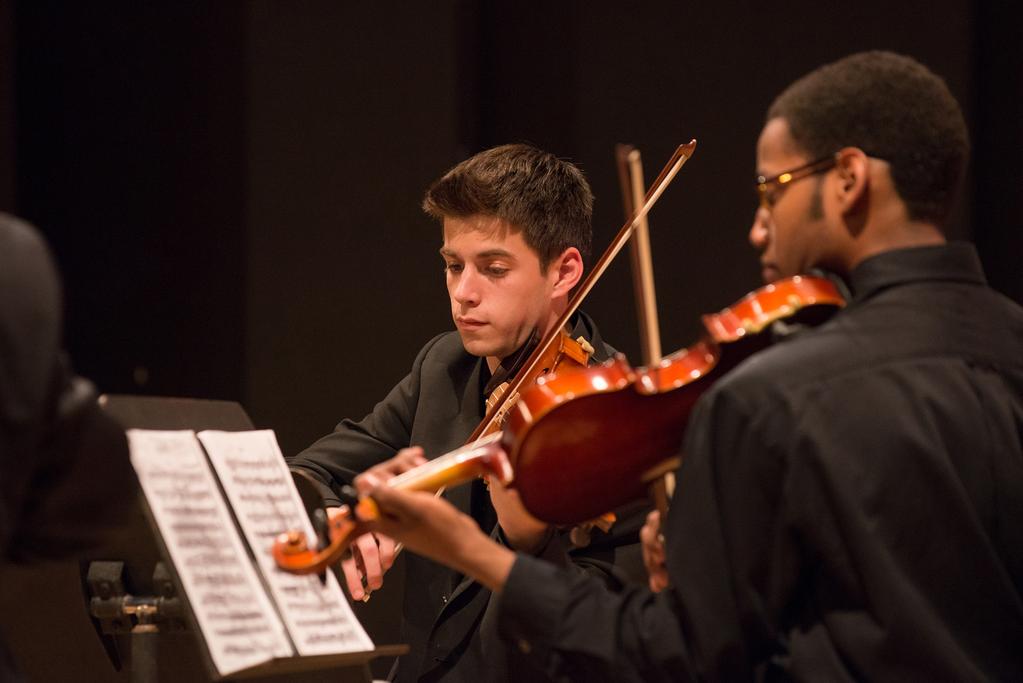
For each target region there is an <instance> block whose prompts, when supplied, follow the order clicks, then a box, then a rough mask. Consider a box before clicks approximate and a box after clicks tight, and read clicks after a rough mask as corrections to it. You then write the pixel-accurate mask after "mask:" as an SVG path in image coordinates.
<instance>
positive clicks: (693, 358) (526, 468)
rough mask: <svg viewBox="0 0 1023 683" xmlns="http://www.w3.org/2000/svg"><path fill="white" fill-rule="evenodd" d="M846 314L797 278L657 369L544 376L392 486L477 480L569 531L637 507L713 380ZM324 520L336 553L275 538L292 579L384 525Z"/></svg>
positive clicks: (612, 366) (624, 366)
mask: <svg viewBox="0 0 1023 683" xmlns="http://www.w3.org/2000/svg"><path fill="white" fill-rule="evenodd" d="M844 305H845V300H844V299H843V298H842V295H841V294H840V293H839V291H838V289H837V288H836V287H835V285H834V284H833V283H832V282H831V281H829V280H827V279H824V278H819V277H809V276H797V277H793V278H788V279H785V280H781V281H779V282H776V283H773V284H770V285H767V286H765V287H762V288H760V289H758V290H756V291H754V292H752V293H750V294H748V295H747V296H745V297H744V298H742V299H740V300H739V301H738V302H736V303H735V304H733V305H732V306H730V307H728V308H725V309H723V310H721V311H720V312H718V313H714V314H708V315H704V316H703V318H702V322H703V327H704V334H703V336H702V338H701V339H700V340H699V341H697V342H696V343H695V344H693V345H692V346H689V347H687V348H685V349H682V350H680V351H678V352H676V353H674V354H672V355H670V356H668V357H666V358H664V359H663V360H662V361H661V362H660V363H658V364H656V365H655V366H652V367H646V368H642V367H641V368H632V367H630V366H629V364H628V363H627V362H626V360H625V358H624V356H621V355H619V356H618V357H616V358H613V359H611V360H610V361H608V362H607V363H604V364H602V365H598V366H592V367H589V368H584V369H570V370H565V371H563V372H558V373H556V374H553V375H548V376H545V377H541V378H539V379H538V380H537V381H536V383H535V384H534V385H532V386H530V387H527V388H525V389H523V390H522V392H521V395H520V397H519V400H518V401H517V402H516V403H515V404H514V405H512V406H511V407H510V408H509V409H508V410H507V411H506V413H505V419H504V424H503V427H502V429H501V430H500V431H497V432H494V433H492V434H490V435H489V436H486V437H484V438H482V439H480V440H479V441H477V442H475V443H472V444H470V445H468V446H464V447H462V448H460V449H458V450H456V451H454V452H452V453H449V454H447V455H444V456H441V457H439V458H436V459H434V460H431V461H429V462H427V463H425V464H423V465H421V466H419V467H416V468H413V469H411V470H409V471H407V472H405V473H403V474H401V475H399V476H397V477H394V478H392V479H391V480H390V481H388V482H387V485H389V486H393V487H396V488H400V489H405V490H415V491H435V490H437V489H439V488H441V487H444V486H450V485H453V484H457V483H461V482H465V481H469V480H471V479H473V478H475V477H477V476H491V477H495V478H497V479H498V480H499V481H500V482H501V483H502V484H504V485H505V486H510V487H512V488H514V489H516V490H517V491H518V492H519V496H520V497H521V499H522V503H523V505H524V506H525V508H526V510H527V511H528V512H529V513H530V514H532V515H533V516H534V517H537V518H538V519H540V520H542V521H545V522H547V523H550V524H557V525H566V526H567V525H573V524H578V523H580V522H583V521H586V520H590V519H593V518H595V517H598V516H599V515H601V514H602V513H604V512H606V511H607V510H611V509H614V508H616V507H618V506H620V505H624V504H625V503H628V502H630V501H632V500H636V499H639V498H642V497H643V496H644V494H645V490H646V487H647V485H648V484H649V482H650V481H652V480H653V479H655V478H657V477H659V476H661V475H663V474H664V473H665V472H666V471H669V470H672V469H674V468H675V467H677V466H678V457H677V454H678V450H679V446H680V445H681V443H682V437H683V435H684V433H685V428H686V425H687V424H688V420H689V415H690V413H691V412H692V408H693V406H694V405H695V403H696V401H697V399H699V397H700V396H701V395H702V394H703V392H704V391H706V390H707V389H708V388H709V387H710V386H711V385H712V383H713V382H714V381H716V379H718V378H719V377H721V376H722V375H723V374H725V373H726V372H727V371H728V370H730V369H731V368H733V367H734V366H735V365H737V364H738V363H739V362H741V361H742V360H743V359H744V358H746V357H748V356H749V355H751V354H752V353H755V352H756V351H758V350H760V349H762V348H764V347H765V346H767V345H768V344H769V343H770V335H769V334H767V331H768V329H769V327H770V326H771V325H772V324H774V323H775V322H778V321H781V320H785V321H787V322H792V323H801V324H815V323H818V322H820V321H822V320H823V319H825V318H826V317H828V316H830V315H831V314H832V313H833V312H834V311H835V310H836V309H838V308H840V307H842V306H844ZM344 509H345V513H344V514H342V515H338V516H336V517H334V518H332V519H331V520H329V522H328V528H327V533H328V537H329V539H330V543H329V545H328V546H327V547H326V548H324V549H322V550H319V551H317V550H314V549H312V548H310V547H309V545H308V542H307V539H306V538H305V535H304V534H303V533H301V532H297V531H289V532H286V533H283V534H281V535H279V536H278V537H277V539H276V540H275V541H274V545H273V548H272V553H273V556H274V560H275V561H276V562H277V564H278V566H279V567H281V568H282V569H284V570H285V571H289V572H293V573H313V572H320V571H323V569H325V568H326V567H327V566H328V565H329V564H331V563H333V562H334V561H336V559H337V558H338V557H339V556H340V554H341V552H343V550H344V549H345V548H346V547H347V545H348V543H349V542H350V541H351V540H352V539H354V538H355V537H356V536H357V535H359V534H360V533H362V531H363V527H362V525H363V523H364V522H367V521H370V520H373V519H375V518H377V517H378V516H379V510H378V508H377V506H376V503H375V502H374V501H373V499H372V498H370V497H362V498H359V497H357V496H354V495H352V496H351V497H350V500H349V501H348V502H347V503H346V505H345V506H344Z"/></svg>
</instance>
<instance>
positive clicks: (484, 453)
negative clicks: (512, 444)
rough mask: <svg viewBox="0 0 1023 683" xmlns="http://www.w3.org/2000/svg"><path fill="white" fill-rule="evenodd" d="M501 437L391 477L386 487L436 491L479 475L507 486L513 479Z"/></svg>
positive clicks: (500, 435)
mask: <svg viewBox="0 0 1023 683" xmlns="http://www.w3.org/2000/svg"><path fill="white" fill-rule="evenodd" d="M502 436H503V434H502V433H501V432H497V433H494V434H491V435H489V436H486V437H484V438H482V439H480V440H479V441H477V442H475V443H472V444H469V445H468V446H463V447H462V448H459V449H458V450H455V451H452V452H450V453H447V454H446V455H442V456H440V457H439V458H434V459H433V460H431V461H429V462H427V463H424V464H422V465H420V466H419V467H415V468H413V469H411V470H409V471H407V472H404V473H402V474H399V475H398V476H396V477H393V478H392V479H390V480H389V481H388V482H387V485H388V486H391V487H394V488H397V489H402V490H406V491H429V492H434V491H438V490H440V489H442V488H444V487H447V486H454V485H455V484H461V483H463V482H467V481H470V480H472V479H475V478H476V477H480V476H490V477H495V478H496V479H497V480H498V481H499V482H501V484H503V485H505V486H507V485H508V484H510V483H511V480H512V468H511V464H510V463H509V462H508V456H507V455H506V454H505V452H504V449H503V448H502V447H501V437H502Z"/></svg>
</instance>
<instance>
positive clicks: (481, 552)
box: [451, 533, 515, 593]
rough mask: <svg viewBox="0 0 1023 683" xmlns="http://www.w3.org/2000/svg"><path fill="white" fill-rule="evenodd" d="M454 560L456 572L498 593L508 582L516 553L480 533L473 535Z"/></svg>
mask: <svg viewBox="0 0 1023 683" xmlns="http://www.w3.org/2000/svg"><path fill="white" fill-rule="evenodd" d="M452 560H453V562H452V563H451V564H452V565H453V566H454V568H455V569H456V570H458V571H459V572H460V573H462V574H465V575H466V576H471V577H472V578H473V579H475V580H476V581H478V582H479V583H481V584H483V585H484V586H486V587H487V588H489V589H490V590H492V591H494V592H495V593H496V592H500V591H501V589H503V588H504V584H505V582H506V581H507V580H508V574H510V573H511V568H512V565H513V564H515V551H513V550H511V549H510V548H506V547H505V546H503V545H501V544H499V543H496V542H494V541H493V540H491V539H490V538H488V537H486V536H484V535H483V534H482V533H480V534H479V535H473V536H472V537H471V538H470V539H469V540H468V542H467V543H466V544H464V545H463V547H462V548H461V549H460V550H459V552H458V553H457V554H456V556H455V557H454V558H452Z"/></svg>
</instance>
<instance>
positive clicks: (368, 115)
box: [0, 0, 1023, 453]
mask: <svg viewBox="0 0 1023 683" xmlns="http://www.w3.org/2000/svg"><path fill="white" fill-rule="evenodd" d="M629 5H632V6H630V7H626V3H619V2H586V1H583V0H577V1H572V2H568V1H566V2H525V3H524V2H510V1H507V2H489V3H485V2H478V3H476V2H456V1H448V2H428V3H398V2H374V3H354V2H333V1H328V0H323V1H319V2H311V1H307V2H297V1H284V0H280V1H277V2H271V1H268V0H260V1H257V0H253V1H252V2H225V1H218V2H195V3H181V2H174V3H171V2H166V3H109V2H107V3H92V2H89V3H84V2H83V3H77V2H62V3H55V2H43V1H40V0H23V1H8V2H3V3H2V4H0V8H2V9H0V208H2V209H4V210H7V211H11V212H13V213H17V214H19V215H21V216H23V217H25V218H27V219H28V220H30V221H32V222H34V223H35V224H36V225H38V226H39V227H40V228H41V229H42V231H43V232H44V233H45V234H46V236H47V237H48V239H49V240H50V243H51V244H52V246H53V248H54V250H55V252H56V256H57V259H58V261H59V264H60V267H61V270H62V272H63V276H64V281H65V289H66V309H67V331H66V338H67V345H68V347H69V349H70V351H71V352H72V355H73V357H74V359H75V363H76V365H77V368H78V370H79V371H80V372H81V373H82V374H84V375H86V376H88V377H90V378H92V379H93V380H94V381H95V382H96V383H97V384H98V385H99V387H100V389H101V390H103V391H105V392H111V393H144V394H156V395H173V396H194V397H207V398H223V399H231V400H237V401H240V402H241V403H242V404H243V405H244V406H245V408H246V409H247V410H248V411H249V413H250V414H251V415H252V417H253V420H254V421H255V422H256V424H257V425H259V426H261V427H271V428H273V429H275V430H276V431H277V434H278V437H279V439H280V442H281V444H282V447H283V450H284V451H285V453H293V452H296V451H297V450H299V449H301V448H302V447H304V446H305V445H307V444H308V443H310V442H311V441H313V440H314V439H315V438H316V437H318V436H319V435H322V434H324V433H326V432H328V431H329V430H330V429H331V428H332V427H333V426H334V424H335V423H336V422H337V421H338V420H339V419H340V418H341V417H344V416H361V415H363V414H364V413H366V412H367V411H368V410H369V409H370V408H371V407H372V405H373V404H374V402H375V401H377V400H379V399H380V398H382V397H383V395H384V394H385V393H386V392H387V390H388V389H389V388H390V387H391V386H392V385H393V384H394V383H395V382H396V381H398V380H399V379H400V378H401V377H402V376H403V375H404V374H405V373H406V372H407V370H408V368H409V366H410V364H411V361H412V358H413V356H414V355H415V353H416V351H417V350H418V349H419V348H420V346H421V345H422V343H423V342H425V341H426V340H427V339H429V338H430V337H432V336H433V335H435V334H436V333H437V332H440V331H443V330H446V329H449V328H451V322H450V319H449V317H448V304H447V299H446V295H445V292H444V287H443V279H442V277H443V276H442V272H441V260H440V258H439V257H438V256H437V255H436V249H437V248H438V247H439V245H440V231H439V228H438V227H437V226H436V225H435V224H434V223H432V222H431V221H430V220H429V219H428V218H427V217H426V216H424V215H423V214H422V212H421V211H420V209H419V202H420V199H421V196H422V193H423V191H424V189H425V188H426V187H427V185H428V184H429V183H430V182H431V181H432V180H433V179H435V178H436V177H438V176H439V175H441V174H442V173H443V172H444V171H445V170H446V169H447V168H449V167H450V166H452V165H453V164H455V163H457V162H458V161H461V160H462V159H464V158H466V157H467V156H469V155H471V154H472V153H474V152H476V151H479V150H481V149H484V148H487V147H490V146H493V145H496V144H502V143H506V142H515V141H528V142H533V143H535V144H537V145H539V146H541V147H543V148H546V149H548V150H550V151H553V152H555V153H556V154H558V155H559V156H561V157H564V158H568V159H571V160H572V161H574V162H576V163H577V164H579V165H580V166H581V167H582V168H583V170H584V171H585V172H586V174H587V176H588V177H589V179H590V181H591V183H592V185H593V189H594V192H595V194H596V196H597V205H596V212H595V217H594V218H595V221H594V224H595V231H596V234H595V250H597V251H598V253H599V251H600V250H602V249H603V247H604V246H605V245H606V244H607V243H608V242H609V240H610V239H611V237H612V235H613V234H614V233H615V232H616V231H617V230H618V228H619V227H620V225H621V223H622V211H621V202H620V199H619V196H618V185H617V178H616V174H615V173H616V172H615V168H614V157H613V147H614V144H615V143H617V142H630V143H633V144H635V145H637V146H638V147H639V148H640V149H641V150H642V152H643V153H644V160H645V165H646V172H647V177H648V180H649V179H651V178H653V177H654V175H655V174H656V172H657V170H658V169H659V168H660V166H661V164H662V163H663V162H664V161H665V160H666V158H667V157H668V155H669V154H670V153H671V151H672V150H673V148H674V147H675V146H676V145H678V144H679V143H682V142H685V141H688V140H689V139H690V138H694V137H695V138H697V139H698V140H699V148H698V150H697V153H696V155H695V156H694V158H693V160H692V161H691V162H690V163H689V164H688V165H687V166H686V168H685V169H684V170H683V171H682V173H681V175H680V176H679V177H678V178H677V179H676V181H675V183H674V184H673V186H672V187H671V188H670V190H669V191H668V192H667V193H666V195H665V196H664V198H663V199H662V201H661V203H660V204H659V205H658V206H657V208H656V209H655V210H654V212H653V213H652V215H651V219H650V220H651V230H652V240H653V245H654V260H655V266H656V274H657V285H658V299H659V306H660V313H661V318H662V321H661V324H662V331H663V346H664V349H665V350H666V351H672V350H675V349H677V348H680V347H682V346H686V345H688V344H689V343H690V342H692V341H693V338H694V335H695V334H696V331H697V318H698V315H699V314H700V313H702V312H706V311H711V310H716V309H718V308H720V307H722V306H724V305H726V304H728V303H730V302H731V301H732V300H734V299H736V298H737V297H738V296H740V295H741V294H743V293H744V292H746V291H747V290H749V289H752V288H754V287H756V286H757V285H758V279H759V276H758V267H757V261H756V258H755V256H754V254H753V252H752V250H751V249H750V248H749V247H748V245H747V243H746V233H747V230H748V228H749V223H750V220H751V216H752V212H753V208H754V199H753V195H752V191H751V176H752V172H753V166H754V145H755V141H756V137H757V134H758V132H759V129H760V127H761V125H762V123H763V112H764V111H765V109H766V107H767V106H768V104H769V103H770V101H771V99H772V98H773V96H774V95H775V94H777V93H778V92H779V91H780V90H781V89H782V88H783V87H784V86H785V85H787V84H788V83H789V82H791V81H792V80H793V79H795V78H797V77H798V76H800V75H802V74H803V73H805V72H806V71H808V70H810V69H812V68H813V67H815V66H817V65H819V64H821V63H823V62H825V61H830V60H833V59H836V58H838V57H841V56H844V55H846V54H848V53H851V52H855V51H858V50H863V49H870V48H884V49H892V50H896V51H900V52H904V53H907V54H910V55H912V56H914V57H916V58H918V59H919V60H921V61H923V62H924V63H925V64H927V65H928V66H930V67H931V68H932V69H934V70H935V71H936V72H938V73H939V74H941V75H942V76H944V77H945V78H946V80H947V81H948V83H949V86H950V88H951V89H952V91H953V93H954V94H955V95H956V96H957V97H958V99H959V100H960V102H961V103H962V105H963V108H964V110H965V112H966V116H967V120H968V122H969V124H970V127H971V132H972V135H973V142H974V156H973V163H972V166H971V170H970V174H969V176H968V178H967V181H966V187H965V193H964V194H965V200H964V201H963V202H962V205H961V208H960V211H959V212H958V214H957V217H956V220H955V221H954V224H953V225H952V226H951V228H950V232H951V233H952V235H953V236H957V237H966V238H970V239H973V240H974V241H975V242H976V243H977V244H978V246H979V248H980V250H981V256H982V259H983V261H984V263H985V266H986V267H987V269H988V274H989V278H990V280H991V282H992V284H993V285H994V286H995V287H996V288H998V289H1000V290H1001V291H1003V292H1005V293H1006V294H1008V295H1010V296H1012V297H1013V298H1015V299H1016V300H1017V301H1020V300H1023V275H1021V274H1020V267H1019V261H1020V255H1021V253H1023V243H1021V237H1020V234H1021V228H1023V172H1021V168H1023V165H1021V164H1023V162H1021V158H1023V157H1021V152H1023V111H1021V108H1023V106H1021V103H1023V55H1021V45H1023V35H1021V34H1023V29H1021V26H1020V24H1019V23H1018V22H1016V21H1014V20H1011V18H1010V16H1009V12H1010V7H1011V3H998V2H974V3H971V2H966V1H965V0H958V1H955V0H946V1H945V2H940V3H934V2H929V1H928V2H924V1H918V0H908V1H905V2H898V3H893V2H890V0H888V1H882V0H865V1H863V2H857V3H841V4H839V3H834V4H829V3H820V2H796V3H777V2H761V3H755V4H754V3H735V4H730V3H695V2H677V3H629ZM935 305H940V302H936V303H935ZM586 308H587V310H589V311H590V312H591V313H592V314H593V315H594V317H596V318H597V320H598V321H599V322H600V324H601V326H602V327H603V330H604V332H605V335H606V336H607V337H608V338H609V339H610V340H611V341H612V342H613V343H614V344H616V345H617V346H618V347H619V348H622V349H623V350H625V351H627V352H628V354H629V355H630V357H632V358H636V357H638V353H637V352H638V336H637V331H636V325H635V322H634V320H635V315H634V307H633V305H632V293H631V281H630V278H629V273H628V259H627V258H622V259H620V262H619V263H617V264H616V265H615V266H614V267H613V268H612V270H611V271H610V272H609V274H608V275H607V277H606V280H605V281H603V282H602V283H601V284H600V285H599V286H598V288H597V289H596V291H595V293H594V294H593V295H592V297H591V299H590V300H589V301H588V302H587V304H586Z"/></svg>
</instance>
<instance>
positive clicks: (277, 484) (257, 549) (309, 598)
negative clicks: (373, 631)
mask: <svg viewBox="0 0 1023 683" xmlns="http://www.w3.org/2000/svg"><path fill="white" fill-rule="evenodd" d="M199 440H200V441H202V444H203V446H204V447H205V448H206V452H207V453H208V454H209V456H210V461H211V462H212V463H213V467H214V469H215V470H216V471H217V476H218V477H219V478H220V482H221V484H222V485H223V487H224V491H226V492H227V497H228V499H229V500H230V502H231V506H232V507H233V508H234V511H235V515H236V516H237V517H238V521H239V523H240V524H241V527H242V532H243V533H244V534H245V538H246V540H248V542H249V547H251V548H252V549H253V551H254V553H255V555H256V560H257V563H258V565H259V568H260V570H261V571H262V572H263V576H264V577H265V578H266V581H267V583H268V584H269V585H270V591H271V593H272V595H273V597H274V600H276V601H277V605H278V607H279V608H280V612H281V614H282V616H283V617H284V622H285V624H286V625H287V627H288V631H289V632H290V633H291V637H292V639H293V640H294V642H295V646H296V647H297V648H298V651H299V653H300V654H303V655H319V654H333V653H342V652H364V651H367V650H372V649H373V642H372V641H371V640H370V639H369V636H367V635H366V632H365V631H364V630H363V628H362V624H360V623H359V621H358V619H356V618H355V614H354V613H353V612H352V608H351V606H350V605H349V604H348V599H347V598H345V596H344V594H343V593H342V592H341V587H340V586H339V585H338V582H337V578H336V577H335V576H334V574H333V573H332V572H329V571H328V572H327V581H326V584H323V583H320V580H319V578H318V577H317V576H315V575H306V576H298V575H295V574H289V573H287V572H284V571H281V570H280V569H278V568H277V565H276V564H275V563H274V560H273V556H272V555H271V553H270V548H271V546H272V545H273V540H274V538H275V537H276V536H277V535H278V534H280V533H281V532H283V531H286V530H288V529H301V530H303V531H305V532H306V534H308V536H309V538H314V535H313V528H312V523H311V522H310V521H309V516H308V515H307V514H306V511H305V507H304V506H303V505H302V500H301V498H299V495H298V490H297V489H296V488H295V484H294V482H293V481H292V478H291V472H289V471H288V466H287V463H285V461H284V456H283V455H282V454H281V449H280V447H279V446H278V445H277V438H276V437H275V436H274V433H273V431H271V430H269V429H267V430H261V431H250V432H219V431H205V432H200V433H199Z"/></svg>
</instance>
